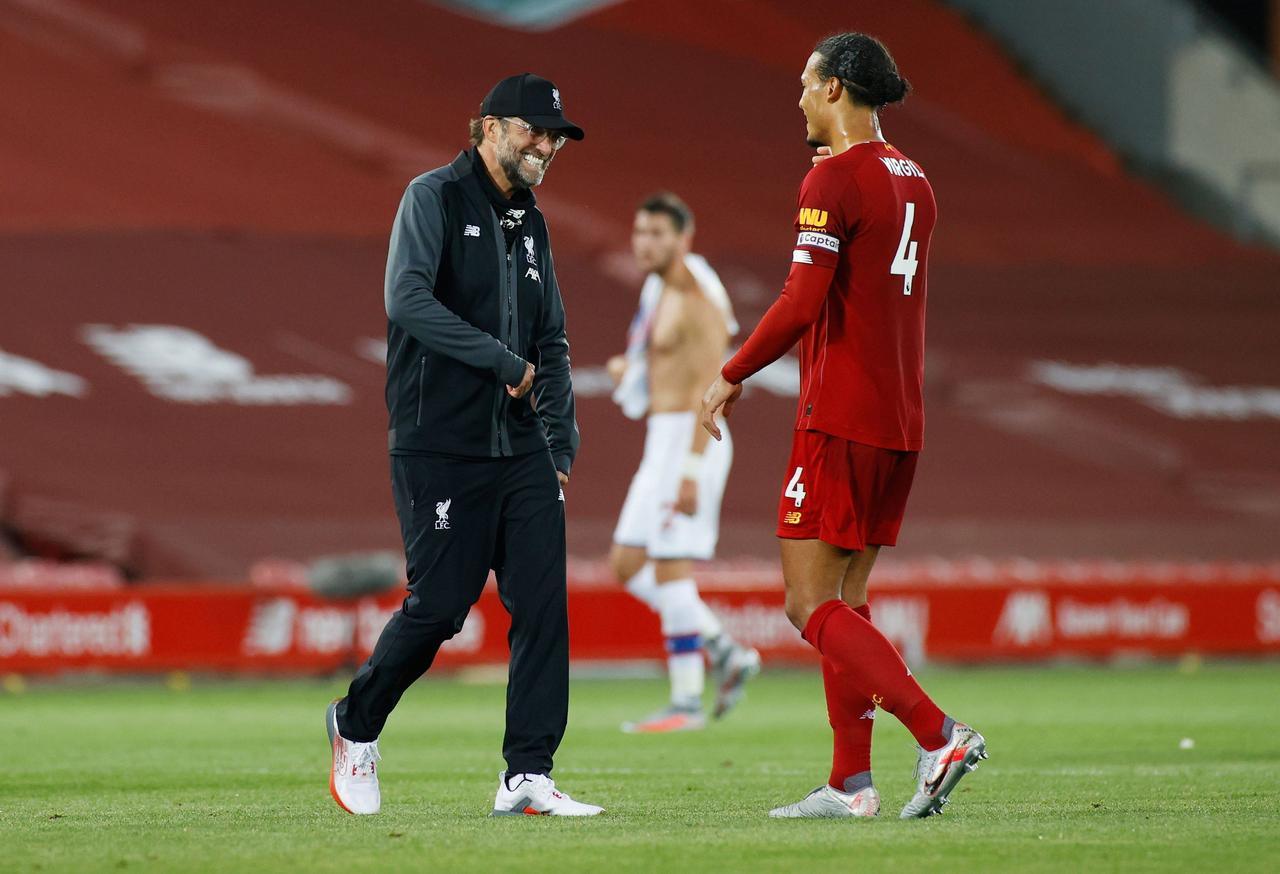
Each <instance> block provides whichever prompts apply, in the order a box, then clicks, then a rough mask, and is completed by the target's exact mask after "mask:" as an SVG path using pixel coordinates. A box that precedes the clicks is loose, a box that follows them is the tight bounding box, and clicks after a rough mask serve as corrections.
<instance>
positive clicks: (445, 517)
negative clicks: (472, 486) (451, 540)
mask: <svg viewBox="0 0 1280 874" xmlns="http://www.w3.org/2000/svg"><path fill="white" fill-rule="evenodd" d="M452 503H453V498H447V499H445V500H443V501H437V502H436V530H437V531H448V530H449V505H450V504H452Z"/></svg>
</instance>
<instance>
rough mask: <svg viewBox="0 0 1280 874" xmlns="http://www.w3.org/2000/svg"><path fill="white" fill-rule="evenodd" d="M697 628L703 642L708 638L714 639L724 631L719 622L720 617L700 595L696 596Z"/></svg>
mask: <svg viewBox="0 0 1280 874" xmlns="http://www.w3.org/2000/svg"><path fill="white" fill-rule="evenodd" d="M698 630H699V631H700V632H702V640H703V642H704V643H705V642H706V641H708V640H715V639H716V638H717V637H719V636H720V635H721V634H723V633H724V626H723V625H722V624H721V623H720V617H719V616H717V615H716V614H715V611H714V610H712V609H711V608H710V607H708V606H707V604H706V602H705V601H703V600H702V596H701V595H699V596H698Z"/></svg>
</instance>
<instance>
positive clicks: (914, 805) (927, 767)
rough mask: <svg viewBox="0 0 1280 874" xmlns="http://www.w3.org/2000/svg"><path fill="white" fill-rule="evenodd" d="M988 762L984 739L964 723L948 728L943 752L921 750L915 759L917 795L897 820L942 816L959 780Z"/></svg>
mask: <svg viewBox="0 0 1280 874" xmlns="http://www.w3.org/2000/svg"><path fill="white" fill-rule="evenodd" d="M985 758H987V739H986V738H984V737H983V736H982V735H980V734H978V733H977V732H976V731H974V730H973V729H972V728H970V727H969V726H967V725H965V724H964V723H963V722H957V723H955V724H954V725H953V726H951V738H950V739H949V740H948V741H947V744H946V746H944V747H942V749H939V750H934V751H933V752H928V751H927V750H925V749H924V747H921V748H920V753H919V757H918V758H917V759H916V780H917V783H916V794H915V795H913V796H912V797H911V800H910V801H908V802H907V806H906V807H904V808H902V813H901V814H899V818H900V819H924V818H925V817H927V816H933V815H935V814H939V813H942V808H943V807H944V806H945V805H946V804H947V802H948V801H950V800H951V791H952V790H953V789H955V788H956V784H957V783H959V782H960V778H961V777H963V776H964V775H965V774H968V773H969V772H970V771H974V770H977V767H978V762H980V761H981V760H983V759H985Z"/></svg>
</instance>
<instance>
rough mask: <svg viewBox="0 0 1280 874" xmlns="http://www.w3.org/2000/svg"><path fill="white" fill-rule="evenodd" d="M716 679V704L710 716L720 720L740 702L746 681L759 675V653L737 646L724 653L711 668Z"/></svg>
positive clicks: (746, 647)
mask: <svg viewBox="0 0 1280 874" xmlns="http://www.w3.org/2000/svg"><path fill="white" fill-rule="evenodd" d="M711 671H712V676H714V677H715V679H716V703H715V706H714V707H713V708H712V710H711V715H712V716H714V717H715V718H716V719H721V718H723V717H724V715H725V714H726V713H728V712H729V711H730V710H732V709H733V708H734V706H735V705H736V704H737V703H738V702H739V701H741V700H742V696H743V695H744V694H746V686H747V681H748V680H750V679H751V678H752V677H754V676H755V675H756V674H758V673H760V653H759V652H758V651H756V650H755V649H753V648H751V647H749V646H738V645H737V644H734V646H733V648H732V649H730V650H729V651H728V652H727V653H725V655H724V657H723V658H721V659H717V660H716V662H715V663H714V664H712V666H711Z"/></svg>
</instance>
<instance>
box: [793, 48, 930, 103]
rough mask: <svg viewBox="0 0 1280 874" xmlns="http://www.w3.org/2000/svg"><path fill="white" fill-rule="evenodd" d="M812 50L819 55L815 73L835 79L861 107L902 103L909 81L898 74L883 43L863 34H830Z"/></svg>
mask: <svg viewBox="0 0 1280 874" xmlns="http://www.w3.org/2000/svg"><path fill="white" fill-rule="evenodd" d="M813 50H814V51H815V52H817V53H818V54H819V55H821V56H822V60H821V61H820V62H819V63H818V66H817V73H818V75H819V76H821V77H822V78H823V79H831V78H836V79H839V80H840V84H841V85H843V86H844V90H845V91H846V92H848V94H849V99H850V100H852V101H853V102H854V103H857V104H859V105H860V106H870V107H872V108H873V109H879V108H881V107H882V106H886V105H888V104H890V103H901V102H902V101H903V100H904V99H906V96H907V94H908V93H910V91H911V83H910V82H908V81H907V80H906V79H904V78H902V76H900V75H899V74H898V65H897V64H896V63H894V60H893V55H891V54H889V50H888V49H887V48H885V46H884V43H882V42H880V40H878V39H876V38H875V37H874V36H868V35H867V34H865V33H833V34H832V35H831V36H829V37H826V38H825V39H823V40H822V41H821V42H819V43H818V44H817V45H816V46H814V48H813Z"/></svg>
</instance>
